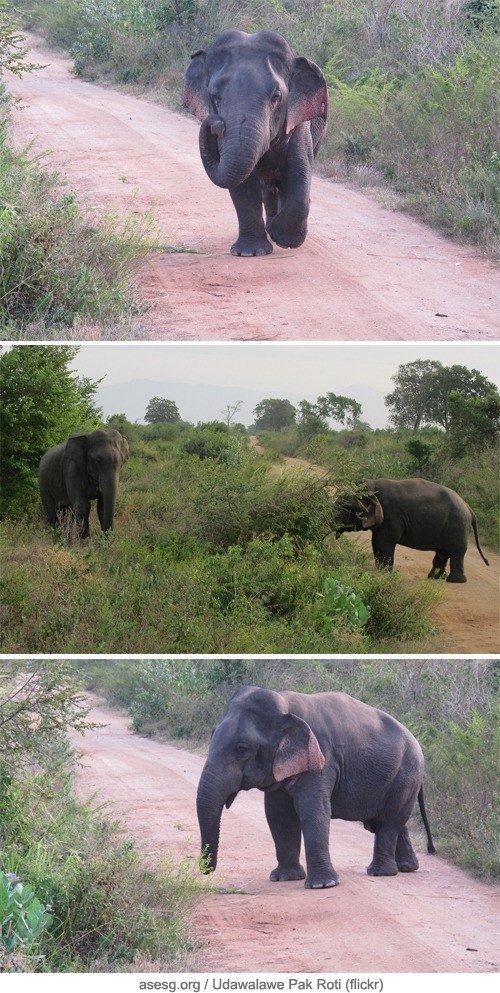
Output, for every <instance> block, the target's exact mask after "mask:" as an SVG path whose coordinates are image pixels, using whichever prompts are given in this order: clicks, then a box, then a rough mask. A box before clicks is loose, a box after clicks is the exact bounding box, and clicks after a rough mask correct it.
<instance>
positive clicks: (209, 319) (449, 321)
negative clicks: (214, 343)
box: [9, 39, 498, 341]
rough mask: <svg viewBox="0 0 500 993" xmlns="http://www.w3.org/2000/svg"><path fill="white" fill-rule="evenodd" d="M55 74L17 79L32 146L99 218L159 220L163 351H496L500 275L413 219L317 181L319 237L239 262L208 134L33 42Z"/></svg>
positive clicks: (156, 315)
mask: <svg viewBox="0 0 500 993" xmlns="http://www.w3.org/2000/svg"><path fill="white" fill-rule="evenodd" d="M32 41H33V47H32V50H31V52H30V58H31V59H32V60H33V61H35V62H38V63H41V64H44V65H45V66H46V67H45V68H43V69H42V70H40V71H38V72H35V73H33V74H31V75H28V76H26V77H25V78H24V79H21V80H18V79H14V78H13V79H12V80H11V81H10V83H9V86H10V89H11V91H12V93H13V94H14V95H15V96H17V97H19V98H20V101H21V102H20V104H19V105H18V106H17V107H16V108H14V121H15V126H16V132H17V139H18V141H19V142H21V143H23V144H25V143H27V141H28V140H32V139H33V140H34V142H35V147H36V148H37V149H48V150H49V151H50V153H51V161H52V162H53V163H54V165H55V166H56V167H57V168H58V169H60V170H61V172H62V173H63V174H64V175H65V176H66V177H67V179H68V181H69V184H70V186H71V188H73V189H74V190H76V191H77V192H78V193H79V194H80V195H82V194H84V195H85V196H86V197H87V200H88V202H89V204H90V207H91V208H92V209H95V210H96V212H97V214H99V213H103V212H105V211H108V210H109V209H110V208H112V207H113V208H115V207H116V208H117V209H118V210H119V211H121V212H126V211H131V212H134V213H142V212H144V211H147V210H152V211H153V212H154V214H155V216H156V217H157V218H158V219H159V221H160V224H161V228H162V232H163V237H164V239H165V242H166V243H169V244H176V245H177V246H186V247H188V248H190V249H193V250H195V251H196V252H197V253H198V254H185V253H184V254H182V253H179V252H177V253H174V254H166V253H165V254H161V253H160V254H158V255H155V256H154V257H151V258H150V259H148V260H147V261H146V262H145V263H144V264H143V265H142V267H141V269H140V271H139V273H138V276H137V294H138V298H139V299H140V300H142V302H143V303H144V304H145V305H146V306H147V308H148V309H147V310H146V311H145V313H144V314H143V315H142V316H141V318H140V327H141V329H142V330H143V332H144V335H145V336H146V337H149V338H157V339H162V340H163V339H169V340H171V339H175V340H179V339H201V338H203V339H217V340H223V339H236V340H240V341H247V340H248V341H260V340H263V341H265V340H281V339H311V340H312V339H326V340H330V339H332V340H334V339H360V338H366V339H376V340H377V339H410V340H418V339H421V340H425V339H443V340H444V339H454V340H463V339H468V338H476V339H492V338H494V337H495V335H496V332H497V329H498V294H496V291H495V282H494V281H495V273H494V269H493V266H492V265H490V264H489V263H488V262H487V261H485V260H483V259H481V258H479V257H478V256H477V255H476V253H475V252H474V251H473V250H472V249H469V248H462V247H460V246H458V245H456V244H453V243H452V242H449V241H447V240H446V239H444V238H442V237H441V236H440V235H439V234H437V233H436V232H434V231H432V230H431V229H430V228H428V227H426V226H425V225H423V224H420V223H418V222H416V221H414V220H412V219H411V218H409V217H406V216H404V215H403V214H398V213H395V212H392V211H391V210H388V209H385V208H383V207H381V206H379V205H378V204H377V203H375V202H374V201H373V200H371V199H369V198H368V197H366V196H363V194H361V193H359V192H357V191H354V190H350V189H348V188H347V187H346V186H344V185H341V184H336V183H330V182H327V181H326V180H322V179H319V178H316V179H315V180H314V182H313V190H312V208H311V216H310V225H309V235H308V238H307V241H306V243H305V245H304V246H303V247H302V248H301V249H299V250H296V251H287V250H283V249H279V248H275V250H274V253H273V254H272V255H270V256H267V257H266V258H259V259H238V258H233V257H232V256H231V255H230V254H229V246H230V245H231V243H232V241H234V238H235V236H236V223H235V221H236V217H235V213H234V209H233V207H232V204H231V201H230V198H229V194H228V193H227V191H224V190H220V189H218V188H217V187H215V186H214V185H213V184H212V183H211V182H210V181H209V179H208V178H207V176H206V175H205V173H204V171H203V168H202V165H201V162H200V158H199V153H198V127H199V126H198V124H197V122H196V121H194V120H192V119H189V118H187V117H183V116H181V115H180V114H175V113H172V112H169V111H168V110H166V109H165V108H163V107H160V106H157V105H155V104H153V103H150V102H148V101H147V100H145V99H139V98H137V97H134V96H130V95H127V94H124V93H121V92H118V91H116V90H113V89H110V88H105V87H103V86H98V85H94V84H92V83H87V82H84V81H82V80H79V79H75V78H74V77H73V76H72V74H71V64H70V61H69V60H68V59H67V58H65V57H64V56H62V55H61V54H57V53H54V52H52V51H48V50H47V49H46V48H45V47H44V46H43V45H42V43H41V42H40V41H36V40H34V39H32ZM495 295H496V300H497V302H496V303H495Z"/></svg>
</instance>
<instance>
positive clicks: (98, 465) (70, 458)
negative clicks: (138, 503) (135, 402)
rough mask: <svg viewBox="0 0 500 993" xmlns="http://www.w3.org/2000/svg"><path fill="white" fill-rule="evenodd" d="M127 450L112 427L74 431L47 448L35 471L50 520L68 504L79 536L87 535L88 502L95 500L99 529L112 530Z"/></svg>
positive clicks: (122, 439)
mask: <svg viewBox="0 0 500 993" xmlns="http://www.w3.org/2000/svg"><path fill="white" fill-rule="evenodd" d="M128 454H129V448H128V443H127V440H126V439H125V438H124V437H123V435H121V434H120V432H119V431H115V430H114V429H113V430H108V431H104V430H100V431H90V432H88V433H85V434H74V435H71V437H70V438H68V439H67V440H66V441H64V442H63V443H62V444H61V445H55V446H54V447H53V448H49V450H48V452H45V455H43V456H42V458H41V460H40V468H39V473H38V478H39V484H40V495H41V498H42V505H43V509H44V512H45V515H46V517H47V520H48V521H49V524H52V525H53V526H54V525H56V524H57V522H58V515H59V512H60V511H64V510H65V509H67V508H71V509H72V511H73V513H74V516H75V520H76V523H77V527H78V532H79V536H80V538H88V536H89V514H90V503H91V500H97V516H98V518H99V523H100V525H101V529H102V530H103V531H109V530H111V529H112V528H113V520H114V514H115V502H116V492H117V488H118V476H119V473H120V469H121V467H122V465H123V463H124V462H125V460H126V459H127V458H128Z"/></svg>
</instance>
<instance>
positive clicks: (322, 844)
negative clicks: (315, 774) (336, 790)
mask: <svg viewBox="0 0 500 993" xmlns="http://www.w3.org/2000/svg"><path fill="white" fill-rule="evenodd" d="M294 804H295V809H296V811H297V813H298V815H299V818H300V826H301V828H302V834H303V836H304V847H305V850H306V864H307V876H306V881H305V886H306V887H307V889H310V890H319V889H328V888H329V887H331V886H338V884H339V877H338V875H337V873H336V872H335V869H334V868H333V865H332V863H331V861H330V845H329V842H330V820H331V813H332V811H331V799H330V797H329V796H324V795H323V794H322V793H318V785H317V783H315V784H314V787H313V789H311V790H301V791H300V792H298V793H297V794H295V795H294Z"/></svg>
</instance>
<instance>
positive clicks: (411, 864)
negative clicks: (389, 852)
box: [396, 859, 418, 872]
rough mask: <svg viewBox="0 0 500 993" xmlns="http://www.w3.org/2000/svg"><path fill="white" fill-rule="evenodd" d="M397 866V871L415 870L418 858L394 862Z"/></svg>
mask: <svg viewBox="0 0 500 993" xmlns="http://www.w3.org/2000/svg"><path fill="white" fill-rule="evenodd" d="M396 865H397V867H398V872H416V871H417V869H418V859H415V861H413V859H405V860H404V861H402V862H396Z"/></svg>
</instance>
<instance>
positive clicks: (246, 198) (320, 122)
mask: <svg viewBox="0 0 500 993" xmlns="http://www.w3.org/2000/svg"><path fill="white" fill-rule="evenodd" d="M183 100H184V105H185V106H186V107H187V108H188V110H189V111H191V113H192V114H194V116H195V117H197V118H198V119H199V120H200V121H201V122H202V123H201V129H200V154H201V160H202V163H203V166H204V168H205V171H206V173H207V175H208V176H209V177H210V179H211V180H212V182H213V183H215V184H216V185H217V186H221V187H223V188H224V189H227V190H229V193H230V195H231V199H232V201H233V204H234V206H235V209H236V213H237V215H238V222H239V234H238V238H237V240H236V241H235V243H234V245H232V246H231V254H232V255H242V256H252V255H269V253H270V252H272V250H273V247H272V245H271V242H270V241H269V238H268V235H269V237H270V238H271V239H272V240H273V241H274V242H276V244H277V245H281V247H282V248H298V246H299V245H302V242H303V241H304V239H305V237H306V233H307V217H308V214H309V194H310V189H311V174H312V164H313V159H314V156H315V155H316V152H317V150H318V148H319V145H320V142H321V139H322V137H323V134H324V131H325V121H326V117H327V108H328V94H327V89H326V81H325V77H324V75H323V73H322V72H321V69H320V68H319V67H318V66H317V65H315V63H314V62H309V60H308V59H304V58H294V56H293V53H292V50H291V48H290V46H289V45H288V43H287V42H286V41H285V39H284V38H282V37H281V35H279V34H276V33H275V32H274V31H259V32H257V34H246V32H244V31H224V32H223V34H221V35H219V37H218V38H216V40H215V41H214V43H213V45H211V46H210V48H208V49H207V51H206V52H204V51H199V52H195V54H194V55H193V56H192V57H191V64H190V66H189V67H188V69H187V72H186V75H185V80H184V94H183ZM263 207H264V208H265V213H266V223H265V225H264V220H263V213H262V208H263Z"/></svg>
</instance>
